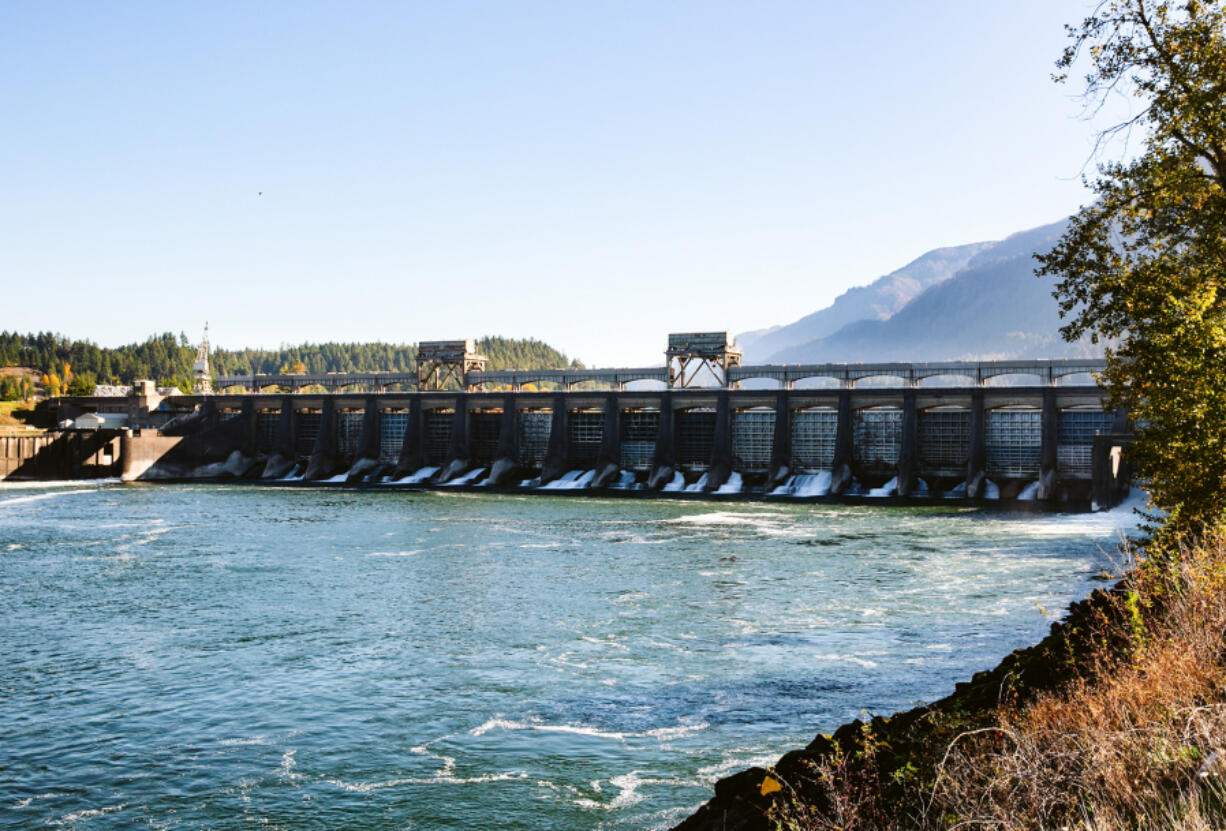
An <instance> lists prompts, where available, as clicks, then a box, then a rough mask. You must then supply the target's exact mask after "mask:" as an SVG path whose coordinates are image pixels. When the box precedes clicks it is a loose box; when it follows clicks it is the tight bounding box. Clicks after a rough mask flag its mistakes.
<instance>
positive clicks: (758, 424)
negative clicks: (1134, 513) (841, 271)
mask: <svg viewBox="0 0 1226 831" xmlns="http://www.w3.org/2000/svg"><path fill="white" fill-rule="evenodd" d="M1032 363H1035V364H1039V363H1042V364H1043V365H1042V366H1040V367H1038V368H1037V370H1036V372H1035V376H1036V380H1038V381H1039V383H1038V384H1032V385H1024V386H992V385H990V384H989V383H988V382H987V379H990V378H992V377H995V373H996V370H998V369H1002V368H1013V369H1016V368H1017V365H1016V363H1015V364H1012V365H1008V367H1002V366H991V365H987V364H976V365H974V371H975V373H976V376H977V378H976V381H977V383H975V384H974V385H973V386H972V385H960V386H939V387H938V386H932V387H929V386H924V385H923V383H924V380H925V378H926V377H928V376H924V377H920V378H917V377H916V375H917V374H919V373H917V372H916V371H915V367H916V366H922V365H908V366H906V367H902V366H901V365H891V369H893V370H894V371H896V372H899V376H898V377H899V378H901V379H902V383H900V384H898V385H886V386H865V385H863V384H862V383H858V381H860V380H862V379H852V382H851V383H846V381H847V379H848V378H849V377H850V376H851V375H852V373H851V372H848V371H845V372H844V377H843V381H844V382H843V383H839V384H838V385H837V386H833V387H827V388H796V387H795V386H793V387H792V388H790V389H789V388H785V387H780V388H775V389H745V388H736V387H733V386H731V385H730V386H727V387H723V388H715V389H711V388H666V389H658V390H643V389H638V390H635V389H620V390H618V389H606V390H583V389H571V390H569V391H567V390H565V389H557V390H548V391H528V390H524V389H523V388H522V386H523V385H522V384H516V386H520V387H521V388H520V389H518V390H515V389H494V390H486V389H480V388H473V389H462V390H420V391H383V392H377V391H376V392H369V391H367V392H332V391H324V392H314V393H309V392H299V393H296V394H287V393H283V392H278V393H276V394H273V393H269V392H243V393H230V394H219V395H210V396H178V397H172V398H170V399H168V400H167V402H166V405H167V409H168V410H169V411H170V412H178V413H181V414H189V413H190V414H193V415H192V416H190V417H188V418H186V419H183V420H182V421H183V422H184V423H183V424H181V425H180V427H179V429H178V432H180V433H181V436H182V439H183V441H184V442H186V443H189V444H191V446H192V448H193V449H192V450H190V451H189V450H188V449H186V448H179V449H178V450H176V451H175V452H174V453H170V452H168V453H162V454H158V453H156V452H155V453H152V454H150V453H148V452H141V451H137V449H136V444H138V443H139V442H140V441H141V439H142V438H143V436H138V435H133V436H132V437H131V438H129V439H128V441H129V443H130V444H132V447H131V448H130V452H129V453H127V454H125V465H124V476H125V478H129V479H148V478H196V477H197V476H198V475H199V472H200V471H201V470H205V471H215V470H216V465H218V464H220V463H223V462H229V463H230V469H229V470H228V471H227V472H226V473H225V474H224V475H232V476H244V477H247V478H259V477H261V476H265V477H268V478H277V479H281V478H284V477H285V476H287V475H296V476H303V477H305V478H306V479H307V480H329V481H348V482H352V483H359V482H364V483H375V482H380V481H385V482H391V481H403V480H404V479H405V478H406V477H409V476H411V475H412V474H413V473H414V472H415V471H418V470H422V469H425V468H434V469H435V470H434V471H433V472H432V473H430V474H429V475H428V476H422V477H420V481H419V483H420V484H423V485H425V484H431V485H440V486H441V485H446V484H448V483H454V482H456V481H457V480H458V481H463V482H464V483H465V484H472V485H477V484H481V483H483V484H484V485H485V486H490V487H521V486H523V484H524V483H531V485H532V486H534V487H541V486H548V485H550V484H551V483H554V482H558V481H559V480H564V481H563V482H562V484H561V485H555V488H557V487H563V486H565V487H567V488H569V487H570V486H571V485H572V484H574V482H575V481H576V480H577V479H578V476H579V474H580V473H582V472H585V471H593V474H592V476H590V477H587V478H586V479H584V480H582V481H583V482H584V483H585V484H588V483H590V484H595V485H597V486H599V487H605V486H613V487H620V488H628V489H638V490H645V491H668V492H672V491H677V490H682V489H684V491H685V492H689V493H728V492H729V488H730V487H731V485H730V484H729V483H730V482H731V481H733V480H732V477H733V476H734V475H735V477H736V479H735V482H736V483H737V487H736V490H737V491H740V492H746V493H760V494H764V495H774V496H826V495H856V494H862V495H867V494H873V495H896V496H900V497H925V496H927V497H944V498H949V497H965V498H968V499H978V498H982V497H985V496H986V497H989V498H992V497H1000V498H1004V499H1014V498H1022V499H1031V498H1033V499H1036V500H1038V501H1043V502H1084V501H1088V502H1094V503H1096V504H1098V505H1100V506H1106V505H1110V504H1113V502H1114V498H1113V497H1112V496H1111V495H1110V493H1109V491H1110V490H1111V489H1112V488H1116V489H1118V487H1119V479H1120V477H1121V475H1122V474H1121V471H1120V465H1119V453H1118V450H1119V447H1120V446H1121V442H1122V439H1121V437H1123V436H1124V435H1125V434H1126V431H1127V427H1126V420H1125V418H1124V415H1123V414H1122V413H1117V412H1112V411H1109V410H1105V409H1104V401H1103V393H1102V391H1101V390H1099V389H1098V388H1097V387H1095V386H1090V385H1070V384H1067V383H1063V382H1062V381H1061V379H1062V378H1063V377H1064V376H1065V375H1069V374H1071V373H1066V372H1063V370H1065V369H1070V370H1071V369H1074V368H1076V367H1071V366H1070V367H1061V366H1059V364H1058V362H1032ZM1053 367H1056V370H1057V371H1055V372H1053ZM985 368H986V371H985ZM1032 368H1033V367H1032ZM742 369H749V368H742ZM789 371H790V372H792V373H793V374H795V373H796V372H797V370H796V369H795V368H792V369H790V370H789ZM524 374H525V375H528V374H532V373H524ZM172 428H173V425H170V426H169V427H168V429H167V431H166V432H169V433H173V432H176V431H175V430H174V429H172ZM158 438H159V439H165V438H168V437H167V436H159V437H158ZM189 440H190V441H189ZM235 454H237V457H236V456H235ZM278 455H279V456H280V457H282V458H281V461H280V462H279V463H278V464H277V465H272V463H271V460H273V459H274V458H276V457H278ZM129 460H130V461H129ZM210 466H212V467H210ZM240 469H241V470H240ZM466 477H467V478H466ZM568 477H569V478H568ZM1096 482H1098V485H1097V486H1096V484H1095V483H1096Z"/></svg>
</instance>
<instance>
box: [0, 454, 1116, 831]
mask: <svg viewBox="0 0 1226 831" xmlns="http://www.w3.org/2000/svg"><path fill="white" fill-rule="evenodd" d="M578 478H580V477H575V480H577V479H578ZM823 484H826V485H827V486H828V483H822V482H820V481H798V482H796V483H794V485H795V487H796V488H797V489H798V490H800V491H802V492H805V491H807V490H808V489H809V488H810V487H812V488H814V489H817V488H820V487H821V486H822V485H823ZM1127 517H1128V513H1127V510H1126V509H1125V510H1117V511H1115V512H1112V513H1110V514H1101V515H1077V516H1051V515H1046V516H1025V515H1008V514H1003V513H1000V514H998V513H990V512H983V511H976V510H972V509H968V508H965V507H961V506H958V507H952V506H951V507H942V508H932V507H928V508H899V507H877V506H873V505H867V506H846V505H812V504H794V503H793V504H779V503H775V504H769V505H761V504H758V505H749V504H735V505H733V504H720V505H712V504H709V503H685V502H673V501H667V500H645V501H639V500H625V499H600V498H595V497H586V498H565V497H561V498H557V499H540V498H533V497H530V496H523V497H521V496H510V495H492V494H480V493H471V492H463V491H442V492H434V493H420V492H415V491H409V490H403V489H396V488H379V489H373V490H372V489H367V490H349V489H343V488H325V489H304V488H300V487H278V486H268V487H248V486H239V485H228V486H210V485H182V486H179V485H175V486H156V487H143V486H141V487H138V486H116V485H113V484H109V483H92V484H89V485H85V486H73V487H43V486H35V487H29V486H26V487H21V488H9V487H6V486H4V485H0V557H3V558H4V560H3V568H2V569H0V611H2V613H0V724H3V725H4V740H3V741H2V742H0V770H3V771H4V774H3V776H0V828H4V829H8V828H13V829H17V828H22V829H24V828H29V827H36V826H42V825H51V826H56V827H67V828H83V829H84V828H89V829H96V828H104V829H120V828H130V827H134V826H140V827H144V826H149V827H157V828H202V827H208V828H219V829H220V828H245V827H249V826H251V825H253V824H254V825H260V824H266V825H272V826H274V827H286V828H304V827H310V828H337V829H340V828H344V829H365V828H370V829H375V828H380V829H382V828H414V829H436V828H454V829H471V828H533V829H537V828H543V829H566V830H567V831H572V830H573V829H595V828H607V829H621V828H627V829H629V828H635V829H639V828H658V827H667V826H668V825H670V824H672V823H674V822H676V821H678V820H679V819H680V818H681V817H682V816H684V815H685V814H686V813H687V812H688V811H690V810H692V809H693V808H694V807H695V806H696V805H697V804H699V803H700V802H702V801H704V800H705V799H706V798H708V797H709V796H710V793H711V785H712V783H713V782H714V781H715V780H716V779H717V778H719V777H721V776H724V775H728V774H730V773H733V772H735V771H736V770H739V769H740V768H742V767H745V766H747V765H750V764H755V763H764V762H771V761H773V760H775V759H776V758H778V756H779V755H780V754H782V753H783V752H785V751H786V750H788V749H791V748H793V747H798V746H803V745H804V744H806V743H807V742H808V741H809V739H811V738H812V736H813V735H814V734H815V733H817V732H819V731H826V730H830V729H831V728H833V727H835V726H837V725H838V724H840V723H842V722H844V721H847V720H849V719H851V718H854V717H857V716H859V715H861V713H862V710H863V709H867V710H869V711H871V712H874V713H889V712H892V711H895V710H898V709H901V708H905V707H908V706H910V705H911V704H912V703H913V702H915V701H917V700H926V699H932V698H935V697H939V696H941V695H944V694H946V693H948V692H949V691H950V690H951V689H952V685H953V682H954V681H955V680H960V679H962V678H965V677H967V676H969V675H970V674H971V673H972V672H974V671H976V670H979V669H984V668H987V667H989V666H991V665H993V664H995V663H996V662H997V661H998V660H999V658H1000V657H1001V656H1003V655H1004V654H1005V653H1007V652H1008V651H1009V650H1011V649H1013V648H1015V647H1018V646H1022V645H1026V644H1028V643H1031V642H1033V641H1035V640H1036V639H1037V638H1039V637H1040V636H1041V635H1042V634H1043V633H1044V631H1045V630H1046V628H1047V626H1048V625H1049V623H1050V618H1049V616H1050V615H1052V614H1055V613H1058V611H1059V610H1060V609H1062V608H1063V606H1064V605H1065V604H1066V603H1067V602H1068V601H1070V600H1071V599H1073V598H1075V597H1078V596H1081V595H1084V594H1085V593H1086V592H1087V591H1088V590H1089V588H1090V587H1091V586H1092V585H1095V582H1094V580H1095V575H1096V573H1097V572H1098V571H1099V569H1100V568H1102V567H1103V566H1104V565H1105V562H1106V557H1105V555H1104V553H1103V550H1104V548H1108V549H1109V548H1110V546H1111V544H1112V541H1113V539H1114V538H1115V534H1116V532H1115V530H1114V526H1115V525H1116V524H1117V522H1118V521H1119V520H1120V519H1127Z"/></svg>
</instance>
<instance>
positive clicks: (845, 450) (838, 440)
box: [830, 389, 855, 494]
mask: <svg viewBox="0 0 1226 831" xmlns="http://www.w3.org/2000/svg"><path fill="white" fill-rule="evenodd" d="M854 430H855V422H854V421H853V420H852V412H851V390H849V389H843V390H839V421H838V427H837V432H836V433H835V439H834V461H833V463H832V464H831V465H830V492H831V493H832V494H839V493H842V492H843V491H845V490H846V489H847V487H848V485H850V484H851V480H852V465H853V464H854V463H855V433H854Z"/></svg>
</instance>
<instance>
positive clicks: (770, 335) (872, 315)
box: [737, 242, 1000, 363]
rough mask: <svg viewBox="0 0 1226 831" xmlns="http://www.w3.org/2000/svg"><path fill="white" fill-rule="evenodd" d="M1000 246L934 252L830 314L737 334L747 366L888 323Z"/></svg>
mask: <svg viewBox="0 0 1226 831" xmlns="http://www.w3.org/2000/svg"><path fill="white" fill-rule="evenodd" d="M999 244H1000V243H996V242H977V243H970V244H968V245H958V246H952V247H949V248H937V249H934V250H932V251H929V252H927V253H926V254H923V255H921V256H919V257H917V258H916V259H914V260H912V261H911V262H909V263H907V264H906V265H905V266H903V267H902V268H900V269H898V270H896V271H892V272H890V273H889V274H886V275H885V276H883V277H879V278H877V279H876V280H874V281H873V282H872V283H870V284H869V285H867V286H856V287H854V288H850V289H848V290H847V291H845V292H843V293H842V294H840V295H839V296H838V297H837V298H835V300H834V302H833V303H831V304H830V305H829V306H827V307H826V308H824V309H819V310H818V311H816V312H813V313H812V314H809V315H806V316H804V317H802V318H801V319H800V320H797V321H796V322H794V323H789V324H787V325H784V326H774V327H771V328H768V329H758V330H755V331H752V332H745V333H743V334H740V335H737V342H738V343H739V344H740V346H741V348H742V349H743V350H744V351H745V361H746V363H761V362H763V361H764V360H766V359H768V358H769V357H770V356H771V355H772V354H774V353H775V352H778V351H780V350H784V349H788V348H789V347H792V346H794V345H796V344H799V343H807V342H809V341H813V340H817V339H819V338H823V337H826V336H827V335H831V334H834V333H835V332H836V331H838V330H839V329H840V328H841V327H842V326H844V325H846V324H847V323H850V322H851V321H856V320H884V319H886V318H889V317H890V316H891V315H893V314H895V313H896V312H898V311H899V310H900V309H902V307H903V306H905V305H906V304H907V303H908V302H910V301H911V300H912V299H914V298H915V297H916V296H918V295H919V294H920V293H921V292H922V291H924V289H926V288H928V287H929V286H933V285H936V284H938V283H941V282H943V281H945V280H948V279H949V278H950V277H952V276H953V275H954V274H956V273H957V272H958V271H960V270H961V269H963V268H964V267H966V265H967V264H968V263H970V262H972V261H973V259H974V258H975V257H977V256H980V255H982V254H983V253H984V252H985V251H986V250H988V249H989V248H991V247H992V246H995V245H999Z"/></svg>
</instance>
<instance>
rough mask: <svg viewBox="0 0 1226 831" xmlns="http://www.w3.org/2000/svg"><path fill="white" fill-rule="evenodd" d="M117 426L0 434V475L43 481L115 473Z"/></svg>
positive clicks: (118, 460) (118, 451) (118, 452)
mask: <svg viewBox="0 0 1226 831" xmlns="http://www.w3.org/2000/svg"><path fill="white" fill-rule="evenodd" d="M120 436H121V431H119V430H71V431H66V432H57V433H44V434H41V435H35V436H23V435H13V434H7V435H0V479H8V480H13V481H19V480H30V481H37V480H42V481H47V480H56V479H97V478H105V477H110V476H118V475H119V471H120V467H121V459H122V448H121V446H120Z"/></svg>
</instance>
